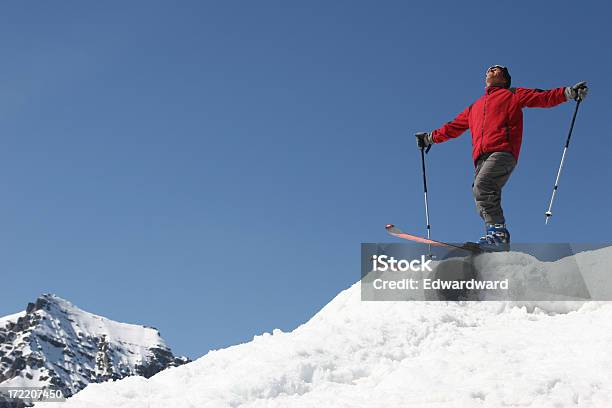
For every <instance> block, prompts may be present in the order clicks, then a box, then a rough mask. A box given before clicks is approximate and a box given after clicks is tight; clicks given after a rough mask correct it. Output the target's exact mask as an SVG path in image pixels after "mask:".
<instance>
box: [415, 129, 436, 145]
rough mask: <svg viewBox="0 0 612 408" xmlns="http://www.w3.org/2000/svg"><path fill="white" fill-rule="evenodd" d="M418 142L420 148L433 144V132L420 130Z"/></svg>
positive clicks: (417, 135)
mask: <svg viewBox="0 0 612 408" xmlns="http://www.w3.org/2000/svg"><path fill="white" fill-rule="evenodd" d="M416 142H417V146H418V148H419V149H425V148H427V147H429V146H431V145H432V144H433V137H432V136H431V133H427V132H418V133H417V134H416Z"/></svg>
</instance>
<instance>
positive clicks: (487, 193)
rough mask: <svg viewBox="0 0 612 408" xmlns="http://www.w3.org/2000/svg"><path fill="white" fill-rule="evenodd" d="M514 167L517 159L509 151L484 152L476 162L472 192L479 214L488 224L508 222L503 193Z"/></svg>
mask: <svg viewBox="0 0 612 408" xmlns="http://www.w3.org/2000/svg"><path fill="white" fill-rule="evenodd" d="M514 167H516V160H515V159H514V156H513V155H512V154H511V153H508V152H494V153H487V154H483V155H482V156H480V157H479V158H478V161H477V162H476V174H475V175H474V183H473V184H472V192H473V193H474V200H475V201H476V209H477V210H478V214H480V217H481V218H482V219H483V220H484V221H485V223H487V224H504V223H505V222H506V219H505V218H504V211H503V210H502V207H501V193H502V188H503V187H504V185H505V184H506V182H507V181H508V179H509V178H510V174H512V171H513V170H514Z"/></svg>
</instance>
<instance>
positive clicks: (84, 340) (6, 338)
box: [0, 294, 188, 395]
mask: <svg viewBox="0 0 612 408" xmlns="http://www.w3.org/2000/svg"><path fill="white" fill-rule="evenodd" d="M187 361H188V359H186V358H184V357H180V358H177V357H175V356H174V355H173V354H172V352H171V350H170V348H169V347H168V346H167V344H166V342H165V341H164V340H163V339H162V338H161V336H160V334H159V332H158V331H157V329H155V328H151V327H145V326H141V325H135V324H126V323H120V322H116V321H113V320H110V319H107V318H105V317H102V316H99V315H96V314H93V313H89V312H86V311H84V310H82V309H80V308H78V307H77V306H75V305H73V304H72V303H70V302H69V301H67V300H65V299H62V298H61V297H59V296H56V295H53V294H43V295H41V296H40V297H38V298H37V299H36V301H34V302H32V303H29V304H28V305H27V307H26V310H25V311H23V312H19V313H15V314H12V315H9V316H5V317H3V318H0V385H2V386H24V387H50V386H52V387H55V388H61V389H62V390H63V391H64V394H65V395H72V394H74V393H76V392H78V391H79V390H81V389H83V388H84V387H85V386H86V385H87V384H89V383H91V382H100V381H106V380H108V379H111V378H114V379H119V378H124V377H127V376H131V375H142V376H146V377H149V376H151V375H153V374H155V373H157V372H159V371H160V370H163V369H164V368H166V367H170V366H177V365H181V364H184V363H185V362H187Z"/></svg>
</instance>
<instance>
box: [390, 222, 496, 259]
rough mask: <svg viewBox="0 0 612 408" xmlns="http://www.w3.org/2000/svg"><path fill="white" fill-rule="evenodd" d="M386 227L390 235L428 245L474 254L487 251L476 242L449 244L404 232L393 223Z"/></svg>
mask: <svg viewBox="0 0 612 408" xmlns="http://www.w3.org/2000/svg"><path fill="white" fill-rule="evenodd" d="M385 229H386V230H387V232H388V233H389V234H390V235H393V236H394V237H397V238H402V239H407V240H409V241H413V242H419V243H421V244H427V245H431V246H437V247H445V248H455V249H462V250H464V251H469V252H472V253H474V254H479V253H482V252H486V251H485V250H483V249H482V248H481V247H480V245H478V244H477V243H475V242H466V243H465V244H463V245H455V244H449V243H448V242H442V241H436V240H433V239H427V238H423V237H419V236H417V235H410V234H406V233H405V232H403V231H402V230H400V229H399V228H397V227H396V226H395V225H393V224H387V225H386V226H385Z"/></svg>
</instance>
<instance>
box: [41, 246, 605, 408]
mask: <svg viewBox="0 0 612 408" xmlns="http://www.w3.org/2000/svg"><path fill="white" fill-rule="evenodd" d="M495 256H499V254H496V255H495ZM512 256H514V255H512ZM489 261H491V262H493V261H494V260H493V261H492V260H489ZM575 261H576V262H582V263H583V264H588V263H589V262H591V267H592V268H600V269H601V268H604V270H605V268H606V267H607V265H608V264H609V263H610V262H609V261H612V253H611V252H610V250H608V249H604V250H599V251H594V252H593V253H590V254H579V255H577V256H576V260H575ZM483 262H488V261H487V260H484V261H483ZM602 263H605V266H602V265H603V264H602ZM557 267H558V268H562V267H563V263H562V262H560V263H559V264H558V265H557ZM551 271H552V269H551V270H549V271H548V272H549V273H550V272H551ZM559 312H561V313H559ZM611 345H612V303H607V302H555V303H550V302H547V303H542V304H539V303H537V302H524V303H523V304H518V303H511V302H363V301H361V293H360V285H359V283H357V284H355V285H353V286H352V287H351V288H349V289H347V290H345V291H343V292H341V293H340V294H338V295H337V296H336V298H335V299H334V300H332V301H331V302H330V303H329V304H328V305H327V306H325V307H324V308H323V309H322V310H321V311H320V312H319V313H318V314H316V315H315V316H314V317H313V318H312V319H311V320H310V321H309V322H308V323H306V324H304V325H302V326H300V327H298V328H297V329H296V330H294V331H293V332H291V333H283V332H281V331H279V330H275V331H274V332H273V333H272V334H269V333H264V334H263V335H261V336H256V337H254V339H253V341H251V342H249V343H246V344H241V345H237V346H234V347H229V348H227V349H223V350H217V351H211V352H209V353H208V354H207V355H205V356H204V357H202V358H200V359H198V360H197V361H194V362H193V363H190V364H187V365H184V366H181V367H177V368H171V369H167V370H165V371H163V372H161V373H159V374H157V375H155V376H154V377H152V378H150V379H148V380H146V379H144V378H141V377H131V378H127V379H124V380H121V381H117V382H114V383H103V384H91V385H89V386H88V387H87V388H86V389H85V390H84V391H82V392H80V393H78V394H77V395H75V396H74V397H73V398H71V399H70V400H68V402H66V403H62V404H49V403H46V404H44V407H47V408H81V407H82V408H86V407H87V408H103V407H104V408H107V407H111V406H112V407H114V408H128V407H129V408H145V407H146V408H157V407H159V408H162V407H163V408H166V407H173V408H183V407H184V408H187V407H198V408H221V407H249V408H255V407H279V408H280V407H283V408H285V407H292V408H301V407H321V406H325V407H351V408H355V407H368V408H371V407H374V408H377V407H381V408H382V407H385V408H388V407H436V408H442V407H449V408H450V407H453V408H455V407H500V406H511V407H512V406H515V407H519V406H520V407H538V408H541V407H571V406H576V407H606V406H611V405H612V383H611V381H610V378H612V348H611ZM38 405H41V406H42V405H43V404H38Z"/></svg>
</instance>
